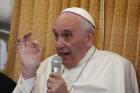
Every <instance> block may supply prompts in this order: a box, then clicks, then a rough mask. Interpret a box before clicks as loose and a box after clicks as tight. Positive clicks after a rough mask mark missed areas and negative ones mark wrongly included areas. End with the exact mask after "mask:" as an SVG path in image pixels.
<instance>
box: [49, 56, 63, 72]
mask: <svg viewBox="0 0 140 93" xmlns="http://www.w3.org/2000/svg"><path fill="white" fill-rule="evenodd" d="M51 66H52V72H55V73H61V66H62V58H61V57H60V56H54V57H53V58H52V62H51Z"/></svg>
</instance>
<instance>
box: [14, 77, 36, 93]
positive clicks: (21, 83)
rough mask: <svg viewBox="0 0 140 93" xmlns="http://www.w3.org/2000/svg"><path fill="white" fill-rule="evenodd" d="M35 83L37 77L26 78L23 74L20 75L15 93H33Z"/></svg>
mask: <svg viewBox="0 0 140 93" xmlns="http://www.w3.org/2000/svg"><path fill="white" fill-rule="evenodd" d="M34 85H35V77H33V78H29V79H25V80H24V79H23V77H22V75H20V78H19V80H18V83H17V86H16V88H15V89H14V91H13V93H31V91H32V89H33V87H34Z"/></svg>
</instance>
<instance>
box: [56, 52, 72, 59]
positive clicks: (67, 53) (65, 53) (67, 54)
mask: <svg viewBox="0 0 140 93" xmlns="http://www.w3.org/2000/svg"><path fill="white" fill-rule="evenodd" d="M70 54H71V53H70V52H59V53H58V55H59V56H61V57H62V58H65V57H68V56H70Z"/></svg>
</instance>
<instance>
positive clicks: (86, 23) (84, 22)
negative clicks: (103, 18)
mask: <svg viewBox="0 0 140 93" xmlns="http://www.w3.org/2000/svg"><path fill="white" fill-rule="evenodd" d="M80 21H81V24H82V30H84V31H92V32H95V27H93V25H92V24H91V23H90V22H89V21H87V20H86V19H84V18H82V17H81V18H80Z"/></svg>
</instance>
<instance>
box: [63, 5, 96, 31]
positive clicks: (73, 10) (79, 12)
mask: <svg viewBox="0 0 140 93" xmlns="http://www.w3.org/2000/svg"><path fill="white" fill-rule="evenodd" d="M64 12H71V13H74V14H77V15H79V16H81V17H83V18H84V19H86V20H87V21H89V22H90V23H91V24H92V26H93V27H94V28H95V22H94V20H93V18H92V17H91V15H90V14H89V13H88V12H87V11H86V10H85V9H83V8H78V7H72V8H66V9H64V10H63V11H62V12H61V13H64Z"/></svg>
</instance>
